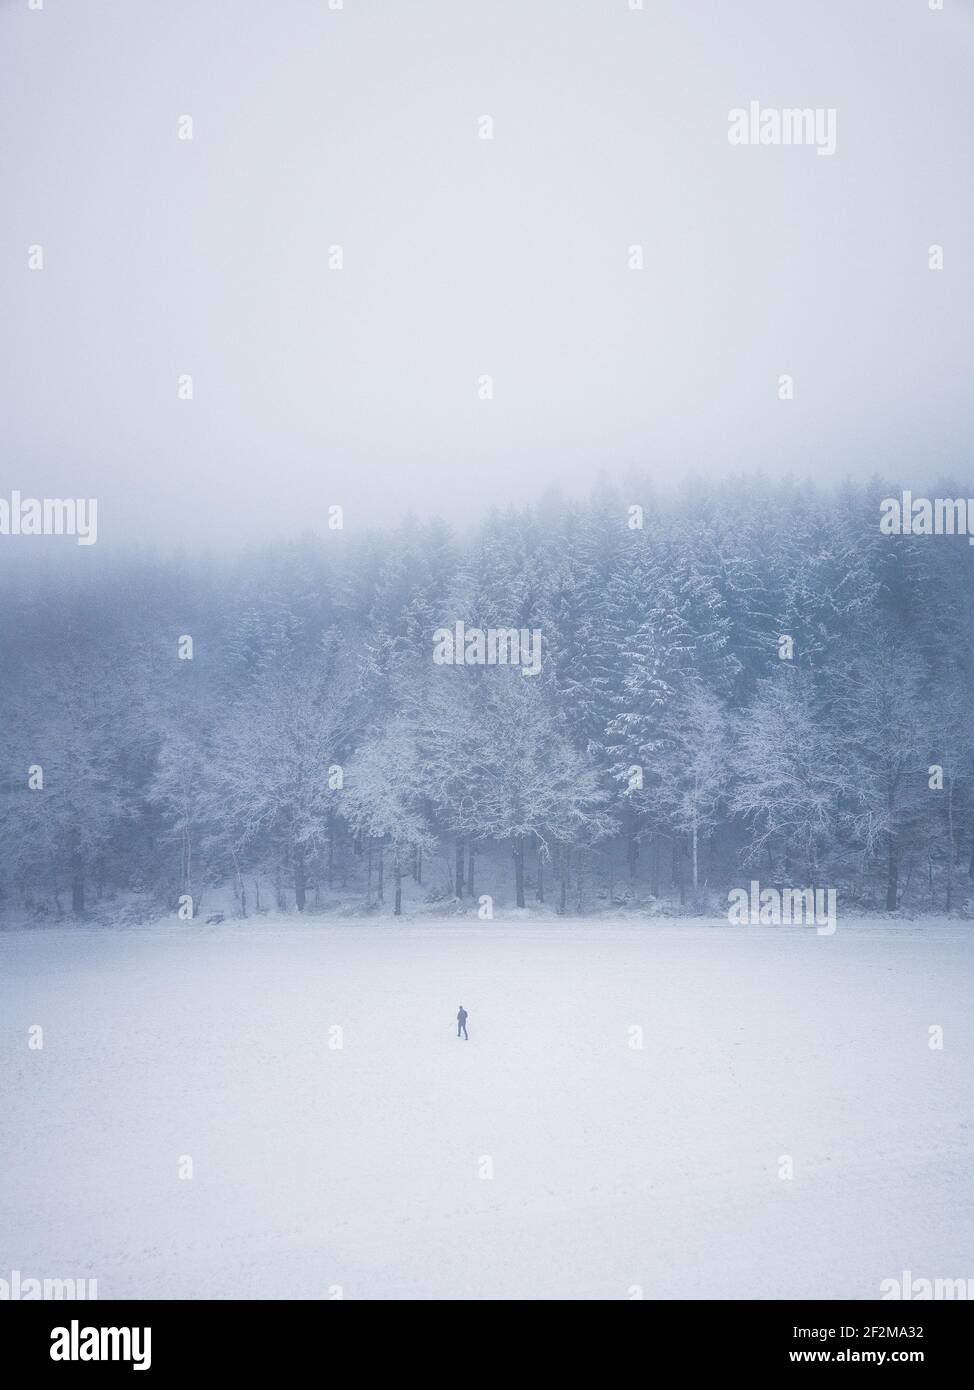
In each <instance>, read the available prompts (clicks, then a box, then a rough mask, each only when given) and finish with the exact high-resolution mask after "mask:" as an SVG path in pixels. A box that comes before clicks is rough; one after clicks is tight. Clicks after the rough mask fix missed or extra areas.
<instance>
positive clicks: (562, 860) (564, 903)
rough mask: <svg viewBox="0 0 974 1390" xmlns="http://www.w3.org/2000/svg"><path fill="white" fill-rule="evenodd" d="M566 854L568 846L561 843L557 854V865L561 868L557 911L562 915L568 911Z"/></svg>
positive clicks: (567, 866) (567, 865)
mask: <svg viewBox="0 0 974 1390" xmlns="http://www.w3.org/2000/svg"><path fill="white" fill-rule="evenodd" d="M568 854H569V851H568V846H567V845H562V847H561V850H560V852H559V855H558V859H559V865H560V868H561V897H560V899H559V907H558V911H559V912H560V913H561V915H562V917H564V916H565V914H566V913H567V911H568V869H569V861H568Z"/></svg>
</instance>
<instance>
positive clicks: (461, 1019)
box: [457, 1004, 470, 1042]
mask: <svg viewBox="0 0 974 1390" xmlns="http://www.w3.org/2000/svg"><path fill="white" fill-rule="evenodd" d="M461 1028H462V1029H463V1036H464V1037H465V1038H467V1042H469V1041H470V1039H469V1038H468V1037H467V1011H466V1009H465V1008H464V1007H463V1005H462V1004H461V1005H460V1012H459V1013H458V1014H457V1037H459V1036H460V1029H461Z"/></svg>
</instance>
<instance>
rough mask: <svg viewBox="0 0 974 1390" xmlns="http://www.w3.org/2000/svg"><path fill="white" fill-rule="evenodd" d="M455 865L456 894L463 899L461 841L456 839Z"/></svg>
mask: <svg viewBox="0 0 974 1390" xmlns="http://www.w3.org/2000/svg"><path fill="white" fill-rule="evenodd" d="M454 862H455V865H456V869H455V874H454V877H455V879H456V893H457V897H458V898H462V897H463V840H461V839H460V838H459V836H458V837H457V844H456V854H455V858H454Z"/></svg>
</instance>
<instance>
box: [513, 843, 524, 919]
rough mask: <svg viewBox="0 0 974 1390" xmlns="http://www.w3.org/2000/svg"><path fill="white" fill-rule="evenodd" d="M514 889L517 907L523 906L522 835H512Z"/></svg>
mask: <svg viewBox="0 0 974 1390" xmlns="http://www.w3.org/2000/svg"><path fill="white" fill-rule="evenodd" d="M514 889H515V900H516V902H517V905H518V907H523V906H524V836H523V835H516V836H515V837H514Z"/></svg>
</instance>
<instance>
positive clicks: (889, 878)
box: [886, 833, 900, 912]
mask: <svg viewBox="0 0 974 1390" xmlns="http://www.w3.org/2000/svg"><path fill="white" fill-rule="evenodd" d="M899 878H900V853H899V846H898V845H897V843H896V836H895V835H893V834H892V833H890V836H889V847H888V854H887V861H886V911H887V912H895V911H896V899H897V896H898V890H899Z"/></svg>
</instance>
